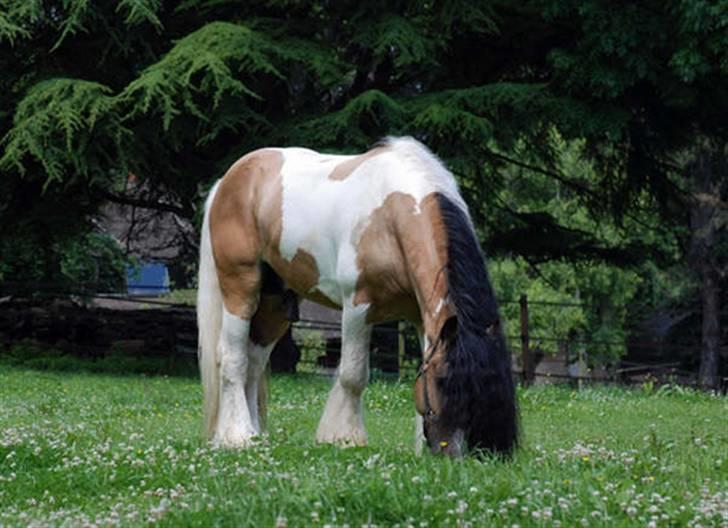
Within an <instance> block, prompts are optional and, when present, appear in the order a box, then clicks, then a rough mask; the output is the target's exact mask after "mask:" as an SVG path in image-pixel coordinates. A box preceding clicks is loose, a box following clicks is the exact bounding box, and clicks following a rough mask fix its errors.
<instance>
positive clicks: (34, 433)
mask: <svg viewBox="0 0 728 528" xmlns="http://www.w3.org/2000/svg"><path fill="white" fill-rule="evenodd" d="M329 383H330V382H329V381H328V380H325V379H322V378H317V377H314V376H307V377H274V378H273V379H272V382H271V412H270V419H269V424H270V429H271V431H270V435H269V437H268V438H267V439H266V440H265V441H263V442H261V444H260V445H258V446H256V447H254V448H251V449H248V450H239V451H228V450H215V449H211V448H210V447H208V446H207V445H206V444H205V443H204V442H203V441H202V440H201V439H200V416H199V408H200V389H199V387H198V384H197V382H196V380H194V379H192V378H184V377H177V378H167V377H143V376H138V375H137V376H112V375H102V374H94V373H77V374H74V373H59V372H39V371H34V370H25V369H21V368H19V367H12V366H7V365H0V402H2V411H1V412H0V526H28V525H35V526H47V525H56V526H57V525H69V526H81V525H84V524H86V525H92V524H96V525H117V524H119V525H123V526H135V525H143V524H154V525H161V526H180V525H182V526H211V525H220V526H256V527H257V526H276V525H278V526H286V525H287V526H325V525H330V526H343V525H349V526H351V527H360V526H362V525H366V524H369V525H377V526H394V525H399V526H408V525H411V526H425V525H426V526H448V525H453V526H468V525H470V526H511V525H514V524H517V525H520V526H559V525H560V526H580V525H582V524H583V525H588V526H649V525H650V523H652V522H654V524H655V525H656V526H687V525H694V526H697V525H702V526H721V525H725V524H726V523H728V426H726V417H727V416H728V400H726V399H725V398H723V397H717V396H711V395H707V394H701V393H695V392H692V391H686V390H683V389H679V388H670V387H668V388H663V389H659V390H654V391H653V390H634V391H628V390H624V389H617V388H592V389H586V390H582V391H581V392H577V391H575V390H572V389H568V388H557V387H543V388H532V389H529V390H525V391H520V405H521V413H522V418H523V430H524V440H523V446H522V448H521V449H520V450H519V451H518V453H517V455H516V456H515V458H514V460H512V461H511V462H502V461H498V460H493V459H486V460H476V459H466V460H460V461H452V460H449V459H445V458H441V457H433V456H422V457H417V456H415V454H414V452H413V448H412V444H413V442H412V439H413V414H414V410H413V405H412V403H411V401H410V395H411V389H410V386H409V384H398V383H394V382H388V383H386V382H376V383H373V384H372V385H371V386H370V388H369V389H368V390H367V393H366V406H367V425H368V430H369V435H370V445H369V446H368V447H366V448H352V449H339V448H335V447H332V446H321V445H316V444H315V443H314V441H313V435H314V430H315V427H316V424H317V420H318V418H319V416H320V413H321V411H322V409H323V404H324V401H325V396H326V392H327V388H328V386H329Z"/></svg>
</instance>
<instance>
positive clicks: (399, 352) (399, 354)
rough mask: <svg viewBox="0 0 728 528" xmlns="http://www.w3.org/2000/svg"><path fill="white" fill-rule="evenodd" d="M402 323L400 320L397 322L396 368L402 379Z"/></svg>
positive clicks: (403, 327) (403, 349)
mask: <svg viewBox="0 0 728 528" xmlns="http://www.w3.org/2000/svg"><path fill="white" fill-rule="evenodd" d="M404 329H405V326H404V323H403V322H402V321H400V322H399V323H398V324H397V368H398V370H399V379H400V380H401V379H402V377H403V376H402V367H404V353H405V346H404Z"/></svg>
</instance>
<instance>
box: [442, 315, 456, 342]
mask: <svg viewBox="0 0 728 528" xmlns="http://www.w3.org/2000/svg"><path fill="white" fill-rule="evenodd" d="M457 331H458V318H457V316H456V315H453V316H452V317H449V318H448V319H447V321H445V324H443V325H442V328H441V329H440V339H441V340H442V341H452V340H453V339H455V335H456V334H457Z"/></svg>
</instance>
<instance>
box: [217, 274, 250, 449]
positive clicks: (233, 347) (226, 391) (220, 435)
mask: <svg viewBox="0 0 728 528" xmlns="http://www.w3.org/2000/svg"><path fill="white" fill-rule="evenodd" d="M220 285H221V288H222V291H223V298H224V309H223V317H222V328H221V331H220V340H219V342H218V355H217V357H218V362H219V372H220V398H219V401H220V406H219V409H218V415H217V424H216V427H215V433H214V436H213V443H214V444H215V445H222V446H228V447H244V446H246V445H248V444H249V443H250V441H251V439H252V437H253V436H255V435H256V434H258V433H259V432H260V431H259V429H258V427H257V426H256V423H254V421H253V417H252V415H251V409H250V407H249V405H248V398H247V390H246V388H247V385H249V382H248V374H249V370H250V368H251V367H254V366H255V365H256V364H257V358H256V355H255V351H254V350H253V347H251V345H250V339H249V336H250V328H251V319H252V316H253V314H254V313H255V311H256V309H257V305H258V289H259V285H260V270H259V268H258V265H257V264H251V265H246V266H238V267H236V268H235V270H234V273H233V272H228V273H222V274H220ZM251 353H253V355H251Z"/></svg>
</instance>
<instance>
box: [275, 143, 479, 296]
mask: <svg viewBox="0 0 728 528" xmlns="http://www.w3.org/2000/svg"><path fill="white" fill-rule="evenodd" d="M386 146H387V150H385V151H383V152H382V153H380V154H378V155H376V156H373V157H371V158H369V159H367V160H365V161H364V162H362V163H361V164H360V165H359V166H358V167H356V169H355V170H354V171H352V173H351V174H349V175H348V176H347V177H346V178H344V179H342V180H331V179H329V175H330V174H331V173H332V172H333V170H334V168H335V167H336V166H337V165H339V164H341V163H344V162H346V161H348V160H351V159H353V158H354V157H355V156H338V155H329V154H319V153H317V152H315V151H312V150H308V149H301V148H286V149H279V151H280V152H281V154H282V155H283V159H284V162H283V167H282V169H281V176H282V186H283V200H282V201H283V207H282V208H283V222H282V232H281V241H280V247H279V248H278V249H279V252H280V254H281V256H282V257H283V258H284V259H286V260H289V261H290V260H292V259H293V257H294V256H295V254H296V252H297V251H298V250H299V249H301V250H304V251H306V252H307V253H309V254H310V255H312V256H313V258H314V260H315V261H316V265H317V267H318V272H319V283H318V284H317V285H316V286H315V288H316V289H317V290H319V291H320V292H322V293H323V294H324V295H325V296H326V297H328V298H329V299H330V300H331V301H332V302H334V303H336V304H338V305H339V306H342V305H343V303H344V299H346V298H347V297H349V296H350V295H352V294H353V292H354V290H355V288H356V281H357V278H358V276H359V271H360V270H359V269H358V268H357V264H356V257H357V255H356V245H357V243H358V241H359V237H360V236H361V233H362V232H363V231H364V229H363V227H365V226H366V223H367V222H368V221H369V220H370V218H371V215H372V212H373V211H374V210H375V209H377V208H378V207H380V206H381V205H382V204H383V203H384V201H385V200H386V198H387V196H389V195H390V194H392V193H395V192H399V193H403V194H407V195H410V196H412V197H413V198H414V200H415V204H417V205H416V207H415V208H414V209H413V214H417V213H418V212H419V203H420V202H421V201H422V199H423V198H424V197H425V196H427V195H428V194H430V193H433V192H441V193H443V194H445V195H446V196H447V197H448V198H450V199H451V200H452V201H453V202H455V203H456V204H458V205H461V204H462V207H465V206H464V203H463V201H462V198H460V196H459V194H458V192H457V184H456V183H455V179H454V178H453V177H452V175H451V174H450V173H449V172H448V171H447V169H445V167H444V166H443V165H442V164H441V163H440V162H439V161H438V160H437V158H435V157H434V156H433V155H432V154H431V153H430V152H429V150H427V148H426V147H424V146H423V145H422V144H421V143H419V142H417V141H415V140H413V139H411V138H399V139H389V140H388V142H387V144H386ZM465 211H467V208H465Z"/></svg>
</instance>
